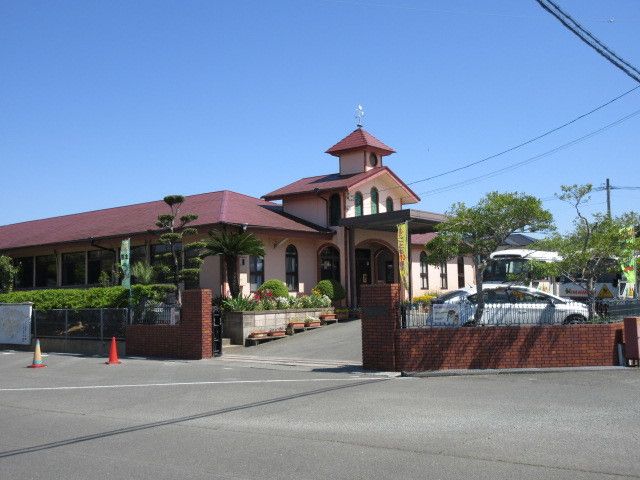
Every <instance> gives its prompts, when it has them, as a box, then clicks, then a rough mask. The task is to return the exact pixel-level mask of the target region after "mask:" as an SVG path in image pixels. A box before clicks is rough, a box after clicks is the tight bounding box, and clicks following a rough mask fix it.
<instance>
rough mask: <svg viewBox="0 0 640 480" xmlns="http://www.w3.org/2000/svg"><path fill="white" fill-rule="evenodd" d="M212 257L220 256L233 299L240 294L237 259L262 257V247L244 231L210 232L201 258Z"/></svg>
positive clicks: (259, 242) (252, 236) (254, 237)
mask: <svg viewBox="0 0 640 480" xmlns="http://www.w3.org/2000/svg"><path fill="white" fill-rule="evenodd" d="M214 255H220V256H221V257H222V260H223V261H224V264H225V266H226V274H227V283H228V284H229V290H230V291H231V296H232V297H234V298H235V297H237V296H238V295H239V294H240V281H239V279H238V257H239V256H241V255H254V256H256V257H264V245H263V244H262V242H261V241H260V239H259V238H257V237H256V236H254V235H253V234H251V233H248V232H245V231H242V232H227V231H225V230H223V231H221V232H218V231H211V232H209V239H208V240H206V241H205V244H204V254H203V255H202V258H204V257H211V256H214Z"/></svg>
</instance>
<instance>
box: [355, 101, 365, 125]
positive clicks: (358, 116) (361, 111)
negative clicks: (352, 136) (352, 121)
mask: <svg viewBox="0 0 640 480" xmlns="http://www.w3.org/2000/svg"><path fill="white" fill-rule="evenodd" d="M363 118H364V109H363V108H362V105H360V104H358V106H357V108H356V127H358V128H362V119H363Z"/></svg>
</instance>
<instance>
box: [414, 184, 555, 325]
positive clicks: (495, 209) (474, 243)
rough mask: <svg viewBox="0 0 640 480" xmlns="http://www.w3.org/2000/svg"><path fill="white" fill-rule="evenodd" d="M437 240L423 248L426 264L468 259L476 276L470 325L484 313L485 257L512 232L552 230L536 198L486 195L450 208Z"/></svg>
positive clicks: (549, 218)
mask: <svg viewBox="0 0 640 480" xmlns="http://www.w3.org/2000/svg"><path fill="white" fill-rule="evenodd" d="M436 228H437V231H438V236H437V237H436V238H434V239H433V240H432V241H430V242H429V243H428V244H426V245H425V251H426V253H427V259H428V261H429V263H432V264H436V265H437V264H440V263H442V262H446V261H447V260H448V259H450V258H453V257H456V256H458V255H470V256H471V258H472V259H473V264H474V266H475V274H476V288H477V292H478V295H477V297H478V305H477V308H476V312H475V316H474V321H475V322H476V323H478V322H479V321H480V319H481V318H482V314H483V312H484V296H483V293H482V292H483V291H482V277H483V274H484V270H485V268H486V267H487V262H488V261H489V256H490V255H491V253H493V252H495V251H496V250H497V249H498V247H500V246H501V245H503V244H504V242H505V240H506V239H507V237H508V236H509V235H511V234H513V233H516V232H523V233H524V232H539V231H544V230H550V229H552V228H553V216H552V215H551V213H550V212H549V211H547V210H545V209H544V208H542V202H541V200H540V199H539V198H536V197H534V196H531V195H525V194H521V193H517V192H516V193H498V192H491V193H488V194H487V195H486V196H485V197H484V198H482V199H481V200H480V201H479V202H478V204H477V205H475V206H473V207H467V206H466V205H465V204H464V203H456V204H454V205H452V207H451V209H450V210H449V212H447V219H446V220H445V221H444V222H442V223H441V224H439V225H438V226H437V227H436Z"/></svg>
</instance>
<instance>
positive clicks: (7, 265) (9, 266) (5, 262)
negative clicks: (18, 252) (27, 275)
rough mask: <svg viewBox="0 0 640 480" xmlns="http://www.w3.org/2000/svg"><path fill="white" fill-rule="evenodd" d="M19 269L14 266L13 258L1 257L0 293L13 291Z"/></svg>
mask: <svg viewBox="0 0 640 480" xmlns="http://www.w3.org/2000/svg"><path fill="white" fill-rule="evenodd" d="M18 270H19V268H18V267H17V266H15V265H14V264H13V260H12V259H11V257H7V256H6V255H0V293H7V292H10V291H11V290H13V280H14V279H15V277H16V275H17V274H18Z"/></svg>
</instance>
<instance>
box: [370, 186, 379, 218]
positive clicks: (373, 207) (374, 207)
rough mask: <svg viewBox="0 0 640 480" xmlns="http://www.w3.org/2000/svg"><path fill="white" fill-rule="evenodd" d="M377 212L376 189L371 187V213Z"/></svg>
mask: <svg viewBox="0 0 640 480" xmlns="http://www.w3.org/2000/svg"><path fill="white" fill-rule="evenodd" d="M374 213H378V189H377V188H376V187H373V188H372V189H371V214H372V215H373V214H374Z"/></svg>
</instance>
